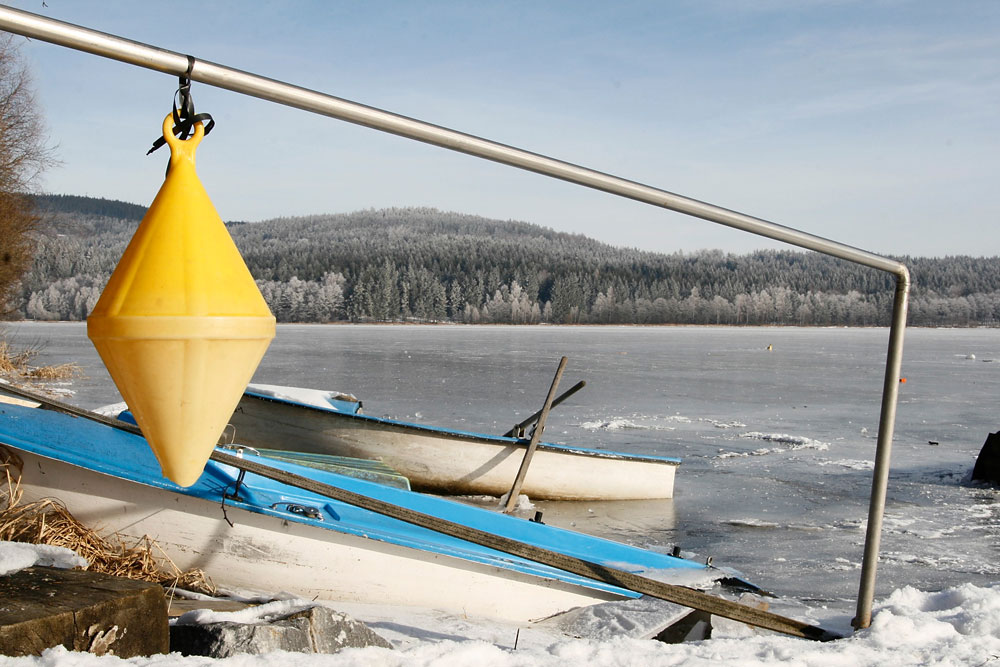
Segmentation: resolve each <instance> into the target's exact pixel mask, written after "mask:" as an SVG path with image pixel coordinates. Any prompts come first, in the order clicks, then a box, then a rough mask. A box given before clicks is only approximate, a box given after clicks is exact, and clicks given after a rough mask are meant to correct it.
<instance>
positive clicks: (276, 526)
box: [14, 449, 622, 623]
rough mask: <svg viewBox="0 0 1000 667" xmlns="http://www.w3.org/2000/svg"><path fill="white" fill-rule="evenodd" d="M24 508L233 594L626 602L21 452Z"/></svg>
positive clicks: (440, 602)
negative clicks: (39, 509)
mask: <svg viewBox="0 0 1000 667" xmlns="http://www.w3.org/2000/svg"><path fill="white" fill-rule="evenodd" d="M14 451H15V452H16V454H17V455H18V456H19V457H21V459H22V460H23V463H24V466H23V473H22V489H23V491H24V494H25V496H24V499H25V501H32V500H37V499H39V498H43V497H55V498H58V499H59V500H60V501H62V502H63V503H64V504H65V505H66V506H67V507H68V509H69V510H70V511H71V512H72V513H73V514H74V516H76V517H77V518H78V519H79V520H81V521H82V522H83V523H85V524H87V525H88V526H91V527H94V528H95V529H98V530H99V532H101V533H102V534H106V535H110V534H114V533H117V534H119V535H120V536H122V537H124V538H126V540H128V539H134V540H138V539H140V538H142V537H143V536H146V535H148V536H150V537H152V538H153V539H154V540H156V543H157V545H158V546H159V547H160V548H161V549H163V551H164V552H165V553H166V554H167V555H168V556H169V557H170V559H171V560H173V561H174V563H175V564H176V565H177V566H178V567H179V568H181V569H187V568H201V569H202V570H204V571H205V572H206V573H207V574H208V575H209V576H210V577H211V578H212V580H213V581H214V582H215V583H216V584H217V585H220V586H222V587H224V588H228V589H236V590H251V591H261V592H266V593H278V592H288V593H292V594H294V595H296V596H299V597H302V598H305V599H322V600H333V601H336V600H344V601H351V602H364V603H369V604H386V605H404V606H419V607H425V608H430V609H441V610H444V611H447V612H450V613H453V614H459V615H468V616H471V617H477V618H487V619H497V620H506V621H512V622H515V623H524V622H528V621H531V620H537V619H541V618H544V617H547V616H550V615H552V614H556V613H559V612H562V611H565V610H568V609H571V608H573V607H578V606H583V605H590V604H594V603H597V602H603V601H609V600H618V599H622V598H620V597H619V596H617V595H615V594H614V593H611V592H606V591H600V590H595V589H590V588H586V587H583V586H577V585H574V584H572V583H567V582H562V581H558V580H554V579H548V578H543V577H538V576H533V575H529V574H524V573H520V572H515V571H510V570H506V569H503V568H498V567H495V566H491V565H488V564H483V563H476V562H471V561H467V560H464V559H460V558H455V557H451V556H447V555H442V554H436V553H431V552H427V551H422V550H419V549H415V548H410V547H406V546H401V545H396V544H391V543H387V542H382V541H378V540H374V539H369V538H366V537H363V536H360V535H352V534H345V533H339V532H335V531H331V530H325V529H321V528H316V527H313V526H309V525H306V524H302V523H296V522H293V521H287V520H285V519H282V518H280V517H274V516H268V515H263V514H257V513H254V512H249V511H246V510H242V509H238V508H234V507H229V508H227V510H226V512H227V514H228V517H229V519H230V520H231V521H232V522H233V524H234V525H233V526H230V525H229V524H228V523H227V522H226V520H225V518H224V517H223V512H222V509H221V508H220V506H219V503H218V502H215V501H209V500H203V499H200V498H196V497H191V496H186V495H183V494H180V493H176V492H173V491H170V490H166V489H160V488H154V487H150V486H146V485H143V484H139V483H135V482H130V481H127V480H122V479H119V478H116V477H112V476H109V475H104V474H101V473H97V472H93V471H90V470H87V469H84V468H80V467H78V466H74V465H72V464H69V463H65V462H62V461H58V460H53V459H49V458H45V457H42V456H38V455H35V454H32V453H28V452H25V451H23V450H20V449H15V450H14Z"/></svg>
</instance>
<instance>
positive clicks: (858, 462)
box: [816, 459, 875, 470]
mask: <svg viewBox="0 0 1000 667" xmlns="http://www.w3.org/2000/svg"><path fill="white" fill-rule="evenodd" d="M816 463H817V464H818V465H821V466H840V467H842V468H848V469H850V470H871V469H873V468H874V467H875V462H874V461H866V460H864V459H836V460H834V459H824V460H822V461H817V462H816Z"/></svg>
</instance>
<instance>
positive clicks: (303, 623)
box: [170, 606, 392, 658]
mask: <svg viewBox="0 0 1000 667" xmlns="http://www.w3.org/2000/svg"><path fill="white" fill-rule="evenodd" d="M366 646H380V647H383V648H392V645H391V644H390V643H389V642H388V641H386V640H385V639H384V638H382V637H381V636H379V635H377V634H376V633H375V632H373V631H372V630H371V629H370V628H368V626H366V625H365V624H363V623H361V622H359V621H356V620H354V619H353V618H351V617H350V616H348V615H347V614H343V613H341V612H338V611H334V610H332V609H327V608H326V607H320V606H315V607H309V608H307V609H304V610H301V611H297V612H294V613H292V614H289V615H287V616H284V617H281V618H278V619H272V620H270V621H269V622H260V623H233V622H228V621H227V622H218V623H204V624H191V625H179V624H175V625H172V626H170V650H171V651H174V652H178V653H181V654H182V655H198V656H207V657H211V658H228V657H230V656H234V655H240V654H250V655H259V654H261V653H269V652H271V651H291V652H294V653H336V652H337V651H339V650H340V649H343V648H363V647H366Z"/></svg>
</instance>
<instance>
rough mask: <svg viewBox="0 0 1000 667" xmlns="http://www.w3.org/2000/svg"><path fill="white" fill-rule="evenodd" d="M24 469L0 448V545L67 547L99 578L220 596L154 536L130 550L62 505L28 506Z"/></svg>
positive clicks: (47, 501) (42, 503) (45, 501)
mask: <svg viewBox="0 0 1000 667" xmlns="http://www.w3.org/2000/svg"><path fill="white" fill-rule="evenodd" d="M21 469H22V463H21V461H20V459H19V458H18V457H17V456H16V455H15V454H14V453H13V452H10V451H9V450H7V449H5V448H3V447H0V540H6V541H10V542H28V543H31V544H49V545H53V546H58V547H66V548H67V549H72V550H73V551H75V552H76V553H77V554H79V555H80V556H83V557H84V558H86V559H87V562H88V563H90V565H89V566H88V567H87V568H86V569H88V570H91V571H94V572H103V573H105V574H111V575H115V576H119V577H127V578H129V579H141V580H143V581H151V582H154V583H158V584H162V585H165V586H173V587H177V588H183V589H186V590H193V591H197V592H199V593H206V594H208V595H214V594H215V592H216V591H215V586H214V585H213V584H212V582H211V580H210V579H209V578H208V577H207V576H206V575H205V573H204V572H203V571H201V570H197V569H192V570H188V571H186V572H181V571H180V569H179V568H178V567H177V566H176V565H175V564H174V562H173V561H172V560H170V558H169V557H168V556H167V555H166V554H165V553H163V550H162V549H160V547H159V546H158V545H157V544H156V541H155V540H153V539H152V538H150V537H149V536H144V537H143V538H142V539H140V540H139V541H137V542H136V543H135V544H134V545H132V546H129V545H128V544H126V543H125V542H124V541H123V540H122V538H121V537H120V536H118V535H114V536H111V538H110V539H106V538H104V537H101V536H100V535H99V534H98V533H96V532H95V531H93V530H91V529H90V528H88V527H87V526H85V525H83V524H82V523H80V522H79V521H78V520H77V519H76V518H75V517H74V516H73V515H72V514H71V513H70V512H69V510H68V509H66V506H65V505H63V504H62V503H61V502H59V501H58V500H56V499H53V498H43V499H41V500H38V501H35V502H31V503H22V502H21V501H22V497H23V492H22V490H21V483H20V482H21ZM155 552H159V555H158V556H157V555H156V553H155Z"/></svg>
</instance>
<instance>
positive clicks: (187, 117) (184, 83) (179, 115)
mask: <svg viewBox="0 0 1000 667" xmlns="http://www.w3.org/2000/svg"><path fill="white" fill-rule="evenodd" d="M187 59H188V66H187V71H186V72H184V74H182V75H181V76H180V78H179V81H178V86H177V92H175V93H174V105H173V106H174V110H173V116H174V127H173V129H172V130H171V131H172V132H173V133H174V136H175V137H177V138H178V139H180V140H182V141H183V140H186V139H187V138H188V137H190V136H191V135H192V134H193V133H194V124H195V123H204V124H205V134H206V135H207V134H208V133H209V132H211V131H212V128H213V127H215V121H214V120H212V116H211V114H207V113H195V111H194V98H192V97H191V72H192V71H193V70H194V62H195V60H194V56H188V57H187ZM165 143H167V140H166V139H165V138H164V137H162V136H161V137H157V139H156V141H154V142H153V147H152V148H150V149H149V150H148V151H146V155H149V154H150V153H152V152H153V151H155V150H156V149H158V148H159V147H161V146H162V145H163V144H165Z"/></svg>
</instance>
